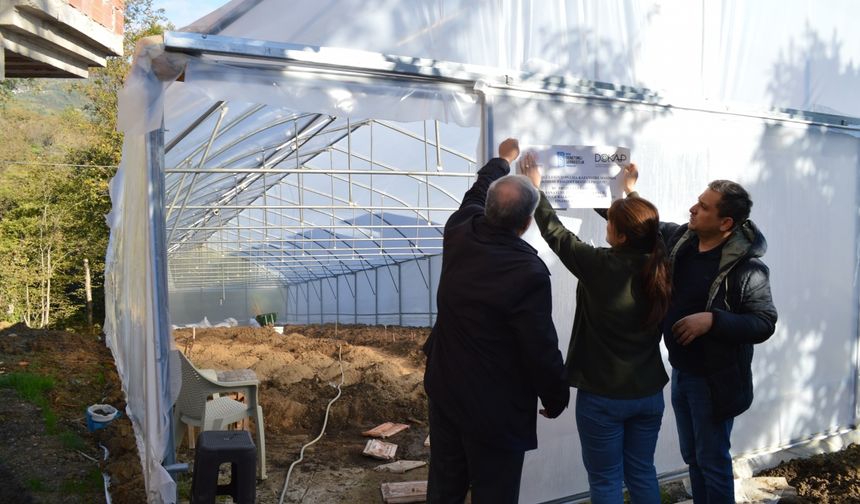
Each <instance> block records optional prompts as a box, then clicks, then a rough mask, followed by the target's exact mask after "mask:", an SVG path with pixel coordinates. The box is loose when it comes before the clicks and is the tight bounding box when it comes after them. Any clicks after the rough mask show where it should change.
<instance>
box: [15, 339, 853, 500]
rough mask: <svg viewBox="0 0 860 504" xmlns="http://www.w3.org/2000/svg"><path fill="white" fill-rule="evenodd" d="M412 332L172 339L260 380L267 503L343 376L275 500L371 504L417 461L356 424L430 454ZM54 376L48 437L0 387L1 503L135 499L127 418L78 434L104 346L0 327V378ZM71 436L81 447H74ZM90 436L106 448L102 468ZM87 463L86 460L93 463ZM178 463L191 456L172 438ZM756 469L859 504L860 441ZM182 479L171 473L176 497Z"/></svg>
mask: <svg viewBox="0 0 860 504" xmlns="http://www.w3.org/2000/svg"><path fill="white" fill-rule="evenodd" d="M427 335H428V330H427V329H423V328H405V327H390V326H389V327H368V326H342V325H341V326H335V325H323V326H287V327H286V328H285V330H284V334H283V335H281V334H278V333H276V332H274V331H273V330H272V329H270V328H257V329H252V328H219V329H205V330H204V329H198V330H196V331H193V332H192V331H191V330H179V331H176V332H175V334H174V336H175V340H176V344H177V347H178V348H179V349H180V350H183V351H185V352H186V354H187V355H189V357H190V359H191V361H192V362H194V364H195V365H196V366H197V367H199V368H211V369H217V370H228V369H246V368H247V369H252V370H254V371H255V373H256V374H257V377H258V378H259V379H260V381H261V386H260V391H261V399H260V400H261V404H262V406H263V410H264V415H265V419H266V426H265V428H266V448H267V464H268V471H269V478H268V479H267V480H265V481H262V482H259V483H258V485H257V496H258V500H257V501H258V502H259V503H261V504H271V503H276V502H278V499H279V497H280V494H281V490H282V488H283V485H284V479H285V476H286V473H287V470H288V468H289V466H290V464H291V463H292V462H293V461H295V460H296V459H297V458H298V456H299V450H300V448H301V446H302V445H303V444H305V443H307V442H308V441H310V440H311V439H313V438H314V437H316V436H317V434H318V433H319V429H320V428H321V426H322V423H323V417H324V414H325V407H326V404H327V403H328V401H329V400H330V399H331V398H333V397H334V396H335V395H336V393H337V390H336V387H335V386H336V385H337V384H338V383H339V382H340V380H341V371H340V366H341V364H340V363H341V362H342V364H343V375H344V384H343V386H342V396H341V398H340V399H339V400H338V401H337V402H335V403H334V405H333V406H332V410H331V415H330V418H329V422H328V427H327V430H326V434H325V436H323V438H322V439H321V440H320V441H319V442H318V443H317V444H315V445H313V446H311V447H310V448H308V449H307V450H306V451H305V455H304V461H303V462H302V463H301V464H299V465H297V466H296V468H295V469H294V470H293V473H292V475H291V478H290V482H289V487H288V490H287V494H286V498H285V500H284V501H285V502H303V503H307V504H313V503H337V502H361V503H372V502H382V500H381V497H380V490H379V488H380V484H381V483H382V482H385V481H408V480H423V479H426V477H427V472H426V468H421V469H416V470H413V471H410V472H409V473H406V474H403V475H397V474H389V473H380V472H375V471H373V468H374V467H375V466H377V465H378V464H380V463H382V462H381V461H377V460H374V459H370V458H367V457H365V456H363V455H361V451H362V448H363V447H364V444H365V443H366V441H367V438H365V437H363V436H362V435H361V432H362V431H364V430H367V429H369V428H371V427H374V426H376V425H378V424H379V423H382V422H385V421H393V422H401V423H406V424H408V425H409V426H410V428H409V429H408V430H406V431H404V432H401V433H399V434H396V435H395V436H393V438H391V439H390V441H391V442H394V443H397V444H398V451H397V458H398V459H411V460H424V461H426V460H428V457H429V449H427V448H426V447H424V445H423V441H424V439H425V437H426V436H427V435H428V429H427V412H426V397H425V395H424V391H423V386H422V376H423V365H424V358H423V354H422V353H421V351H420V348H421V345H422V344H423V342H424V340H425V339H426V337H427ZM21 371H25V372H31V373H37V374H42V375H48V376H52V377H53V378H54V380H55V385H54V388H53V389H52V390H51V391H50V392H49V402H50V409H51V410H52V411H54V412H55V413H56V415H57V426H56V427H55V428H54V429H53V430H52V431H51V432H49V429H48V428H47V427H46V422H45V421H44V419H43V416H44V412H43V411H40V410H39V409H38V408H37V407H36V406H34V405H33V404H30V403H28V402H26V401H23V400H21V399H20V398H19V397H17V395H16V394H15V392H14V391H13V390H12V389H8V388H0V393H2V394H3V396H4V398H3V400H2V401H0V424H2V427H3V433H4V438H5V441H4V442H3V443H0V478H2V481H3V484H2V485H0V502H3V503H5V502H10V503H18V502H21V503H30V502H33V503H41V502H45V503H55V502H59V503H78V502H80V503H102V502H105V498H104V490H103V486H102V483H101V476H100V473H101V472H102V471H105V472H107V473H108V474H109V475H110V476H111V488H110V492H111V497H112V500H113V502H117V503H121V504H137V503H142V502H145V499H144V490H143V480H142V477H141V474H140V462H139V460H140V459H139V457H138V454H137V450H136V446H135V442H134V437H133V434H132V429H131V425H130V423H129V422H128V420H127V419H126V418H125V417H124V416H123V417H122V418H120V419H118V420H116V421H114V422H113V423H112V424H111V425H110V426H109V427H108V428H106V429H104V430H99V431H96V432H95V433H89V432H88V431H87V430H86V424H85V418H84V411H85V409H86V407H87V406H88V405H90V404H94V403H107V404H112V405H114V406H116V407H117V408H118V409H119V410H120V411H123V410H124V408H125V403H124V402H123V397H122V392H121V391H120V385H119V380H118V378H117V376H116V372H115V370H114V367H113V360H112V357H111V355H110V352H109V351H108V350H107V349H106V348H105V347H104V345H103V343H102V342H101V341H99V339H98V337H97V336H95V335H92V334H76V333H72V332H65V331H34V330H30V329H27V328H26V327H24V326H22V325H16V326H13V327H10V328H7V329H5V330H2V331H0V376H2V375H3V374H8V373H12V372H21ZM75 437H77V438H78V439H79V440H80V442H78V443H74V442H69V439H72V440H73V441H74V438H75ZM99 443H101V444H103V445H104V446H105V447H107V448H108V450H109V452H110V456H109V458H108V462H107V463H105V462H101V459H102V450H101V448H100V447H99ZM92 459H95V460H98V461H99V462H96V461H94V460H92ZM179 459H180V461H186V462H189V463H190V462H193V452H192V451H191V450H189V449H188V448H187V446H186V445H183V446H182V447H181V448H180V451H179ZM761 475H767V476H785V477H786V478H787V479H788V481H789V483H790V484H792V485H793V486H795V487H796V488H797V489H798V492H799V497H797V498H796V499H794V500H793V501H792V502H822V503H850V502H860V447H857V446H853V445H852V446H851V447H849V448H848V449H846V450H843V451H842V452H838V453H834V454H828V455H821V456H817V457H812V458H809V459H805V460H793V461H790V462H788V463H784V464H782V465H780V466H778V467H776V468H773V469H771V470H769V471H765V472H764V473H762V474H761ZM189 488H190V477H184V478H183V479H182V480H181V481H180V489H181V493H182V494H183V495H185V496H186V497H187V495H188V491H189Z"/></svg>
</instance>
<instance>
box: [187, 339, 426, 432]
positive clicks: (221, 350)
mask: <svg viewBox="0 0 860 504" xmlns="http://www.w3.org/2000/svg"><path fill="white" fill-rule="evenodd" d="M428 334H429V330H428V329H423V328H404V327H390V328H387V327H386V328H380V327H367V326H335V325H323V326H287V327H285V328H284V334H278V333H277V332H275V331H274V330H273V329H271V328H266V327H263V328H247V327H236V328H211V329H196V330H194V331H191V330H189V329H181V330H178V331H175V332H174V338H175V340H176V343H177V346H178V348H180V349H182V350H184V351H186V354H187V355H188V356H189V358H190V360H191V361H192V362H193V363H194V364H195V366H197V367H198V368H210V369H218V370H226V369H252V370H253V371H254V372H255V373H256V374H257V377H258V379H259V380H260V382H261V390H260V394H261V403H262V404H263V408H264V410H265V412H266V429H267V431H270V432H272V433H273V434H276V433H291V434H295V433H297V432H302V433H307V432H310V431H312V430H316V429H319V426H320V425H321V423H322V420H323V416H324V413H325V407H326V404H327V403H328V400H329V399H330V398H332V397H334V395H335V394H336V393H337V391H336V389H335V387H336V385H337V384H338V383H340V381H341V366H342V368H343V387H342V390H343V394H342V397H341V399H340V400H338V401H337V402H336V403H335V404H334V406H333V408H332V413H333V414H332V415H331V418H330V420H329V422H330V424H329V425H330V428H331V429H333V430H339V429H348V428H349V429H364V428H367V426H368V425H371V424H376V423H381V422H383V421H388V420H398V421H410V420H411V421H413V422H418V423H423V422H426V418H427V413H426V409H427V399H426V395H425V394H424V388H423V385H422V380H423V374H424V365H423V360H424V359H423V354H422V353H421V345H422V344H423V343H424V340H425V339H426V338H427V335H428Z"/></svg>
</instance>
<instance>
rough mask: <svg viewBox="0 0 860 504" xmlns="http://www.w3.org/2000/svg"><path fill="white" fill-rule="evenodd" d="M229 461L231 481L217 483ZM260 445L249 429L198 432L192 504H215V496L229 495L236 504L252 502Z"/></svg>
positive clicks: (255, 489) (254, 494)
mask: <svg viewBox="0 0 860 504" xmlns="http://www.w3.org/2000/svg"><path fill="white" fill-rule="evenodd" d="M227 463H229V464H230V484H229V485H219V484H218V469H219V468H220V467H221V464H227ZM256 492H257V448H256V447H255V446H254V442H253V441H252V440H251V434H250V433H248V431H204V432H201V433H200V435H199V436H197V451H196V452H195V453H194V476H193V478H192V479H191V504H214V502H215V496H217V495H229V496H231V497H233V502H235V503H237V504H253V503H254V501H255V500H256V497H257V493H256Z"/></svg>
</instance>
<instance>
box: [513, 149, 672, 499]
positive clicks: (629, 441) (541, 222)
mask: <svg viewBox="0 0 860 504" xmlns="http://www.w3.org/2000/svg"><path fill="white" fill-rule="evenodd" d="M520 170H521V172H522V173H523V174H524V175H526V176H527V177H529V179H531V181H532V183H533V184H534V185H535V187H538V188H540V180H541V174H540V171H539V169H538V167H537V163H536V162H535V158H534V156H533V155H531V154H526V155H525V156H524V157H523V159H522V160H521V161H520ZM636 173H637V172H636V168H635V166H633V165H631V166H630V167H629V168H627V169H625V180H626V181H628V182H630V183H629V184H628V187H632V185H633V183H634V182H635V176H636ZM631 191H632V190H631ZM631 191H628V192H631ZM606 217H607V221H606V241H607V242H608V243H609V245H610V247H608V248H606V247H592V246H591V245H588V244H587V243H584V242H582V241H581V240H580V239H579V238H578V237H577V236H576V235H575V234H574V233H573V232H571V231H569V230H568V229H567V228H565V227H564V225H563V224H562V223H561V221H560V220H559V219H558V217H557V216H556V213H555V211H554V210H553V208H552V206H551V205H550V204H549V202H548V201H547V199H546V196H545V195H544V194H543V192H541V197H540V203H539V204H538V207H537V210H535V216H534V218H535V222H537V224H538V226H539V227H540V232H541V235H542V236H543V238H544V240H546V242H547V243H548V244H549V246H550V248H551V249H552V250H553V251H554V252H555V253H556V255H558V257H559V258H560V259H561V261H562V263H564V265H565V266H566V267H567V269H569V270H570V272H571V273H573V274H574V275H575V276H576V277H577V279H579V283H578V285H577V288H576V312H575V315H574V322H573V333H572V335H571V338H570V347H569V348H568V352H567V360H566V363H565V366H566V370H567V376H568V381H569V383H570V385H571V386H572V387H576V388H577V397H576V425H577V430H578V431H579V438H580V442H581V444H582V460H583V462H584V464H585V469H586V471H588V482H589V486H590V491H591V502H592V503H594V504H604V503H613V504H614V503H617V504H621V503H622V502H623V494H622V482H624V483H625V484H626V486H627V490H628V491H629V492H630V498H631V501H632V502H633V503H634V504H643V503H644V504H650V503H659V502H660V488H659V486H658V484H657V472H656V470H655V468H654V450H655V448H656V446H657V434H658V432H659V431H660V424H661V422H662V419H663V409H664V402H663V386H664V385H666V383H667V382H668V381H669V377H668V376H667V374H666V370H665V369H664V367H663V359H662V357H661V356H660V346H659V345H660V336H661V332H660V325H659V324H660V322H661V320H662V318H663V316H664V315H665V314H666V310H667V309H668V306H669V300H670V298H671V286H672V282H671V280H670V278H669V274H670V273H669V265H668V262H667V257H666V251H665V248H664V245H663V240H661V239H660V236H659V223H660V218H659V215H658V213H657V209H656V208H655V207H654V205H653V204H651V203H650V202H648V201H647V200H644V199H642V198H639V197H637V195H636V194H635V193H632V194H628V197H627V198H623V199H619V200H616V201H615V202H613V203H612V206H610V207H609V210H608V212H607V213H606Z"/></svg>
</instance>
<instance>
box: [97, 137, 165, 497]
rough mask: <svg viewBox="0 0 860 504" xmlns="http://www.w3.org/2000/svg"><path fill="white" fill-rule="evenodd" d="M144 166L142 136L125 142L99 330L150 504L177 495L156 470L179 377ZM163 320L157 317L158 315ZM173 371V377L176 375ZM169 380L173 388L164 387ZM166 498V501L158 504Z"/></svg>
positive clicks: (113, 189) (114, 185)
mask: <svg viewBox="0 0 860 504" xmlns="http://www.w3.org/2000/svg"><path fill="white" fill-rule="evenodd" d="M149 161H150V159H149V157H148V155H147V142H146V140H145V137H144V136H143V135H127V136H126V138H125V141H124V143H123V150H122V163H121V165H120V168H119V170H118V171H117V175H116V177H114V179H113V180H112V181H111V183H110V195H111V200H112V201H113V209H112V210H111V213H110V214H109V215H108V216H107V221H108V225H109V227H110V229H111V236H110V243H109V245H108V250H107V256H106V258H105V301H106V306H105V313H106V318H105V325H104V332H105V336H106V339H107V344H108V347H110V349H111V352H112V353H113V356H114V360H115V361H116V368H117V372H118V373H119V375H120V377H122V386H123V391H124V392H125V394H126V414H127V415H128V417H129V418H130V419H131V421H132V425H133V426H134V431H135V439H136V441H137V447H138V452H139V454H140V458H141V464H142V467H143V473H144V474H145V475H146V488H147V491H148V492H149V495H150V498H151V499H153V501H154V502H157V501H158V500H161V498H162V497H164V496H175V495H176V483H175V482H174V481H173V479H172V478H171V477H170V475H169V474H168V473H167V471H165V470H164V468H163V467H162V462H163V460H164V458H165V455H166V450H167V445H168V439H169V437H168V435H169V432H170V430H169V429H170V423H171V422H172V418H173V414H172V411H173V403H174V401H175V400H176V397H177V396H178V395H179V383H177V381H176V378H178V377H179V374H178V373H176V372H173V370H171V369H169V368H170V364H169V361H168V360H167V359H166V352H164V345H167V344H169V342H167V341H165V340H163V339H160V338H159V337H158V334H159V333H160V332H163V331H161V330H160V329H159V325H160V324H161V323H162V322H163V317H162V316H161V315H160V312H161V311H162V310H164V309H165V308H166V307H165V306H162V305H159V295H158V293H157V291H158V290H159V288H163V289H165V290H166V286H162V287H159V285H158V283H161V282H163V280H160V279H159V276H158V275H157V273H156V262H157V261H159V259H158V258H157V257H156V255H158V251H156V250H154V247H153V246H152V245H153V243H154V240H153V239H152V237H153V233H154V232H155V231H154V229H153V228H154V222H155V221H154V219H153V214H156V215H160V209H158V210H157V211H156V209H154V208H153V207H152V205H151V203H152V201H151V198H150V192H151V191H152V189H153V186H152V182H151V179H150V176H149V171H148V170H147V163H148V162H149ZM162 313H163V312H162ZM177 371H178V370H177ZM169 380H172V382H171V381H169ZM171 500H173V497H170V498H165V499H164V501H165V502H169V501H171Z"/></svg>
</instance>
